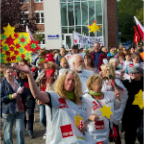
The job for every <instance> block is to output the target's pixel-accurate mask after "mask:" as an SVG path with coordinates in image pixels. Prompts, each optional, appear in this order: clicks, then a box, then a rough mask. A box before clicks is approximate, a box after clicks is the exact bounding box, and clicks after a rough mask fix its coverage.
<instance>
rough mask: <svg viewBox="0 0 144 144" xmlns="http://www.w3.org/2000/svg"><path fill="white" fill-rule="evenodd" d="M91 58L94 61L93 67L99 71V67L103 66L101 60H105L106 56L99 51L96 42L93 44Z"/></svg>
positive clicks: (98, 45)
mask: <svg viewBox="0 0 144 144" xmlns="http://www.w3.org/2000/svg"><path fill="white" fill-rule="evenodd" d="M91 57H92V59H93V60H94V63H95V66H96V67H97V68H98V69H99V70H101V68H100V66H101V65H102V64H103V59H104V58H107V55H106V53H104V52H102V51H101V50H100V44H99V43H98V42H96V43H94V51H93V52H92V53H91Z"/></svg>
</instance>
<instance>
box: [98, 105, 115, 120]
mask: <svg viewBox="0 0 144 144" xmlns="http://www.w3.org/2000/svg"><path fill="white" fill-rule="evenodd" d="M100 111H101V112H102V117H104V116H106V117H107V118H108V119H110V115H112V114H113V113H112V111H111V106H109V107H107V106H106V105H104V106H103V108H101V109H100Z"/></svg>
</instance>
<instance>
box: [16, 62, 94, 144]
mask: <svg viewBox="0 0 144 144" xmlns="http://www.w3.org/2000/svg"><path fill="white" fill-rule="evenodd" d="M15 67H16V68H17V69H18V70H21V71H24V72H26V73H27V76H28V80H29V85H30V90H31V92H32V94H33V96H34V98H36V99H39V100H41V101H42V102H43V103H45V105H46V117H47V119H46V120H47V123H48V125H47V135H46V136H47V137H46V144H53V143H55V144H58V143H59V144H67V143H79V144H95V141H94V140H93V138H91V137H90V136H89V134H87V133H86V128H87V120H88V118H89V116H90V108H89V106H88V104H87V102H86V100H85V98H83V97H81V95H82V86H81V82H80V78H79V76H78V74H77V73H76V72H74V71H72V70H66V71H64V72H63V73H62V74H61V76H59V77H58V79H57V81H56V83H55V86H54V90H55V92H54V91H45V92H44V91H40V90H39V89H38V87H37V85H36V83H35V81H34V79H33V77H32V75H31V73H30V70H29V68H28V67H27V66H18V65H16V64H15Z"/></svg>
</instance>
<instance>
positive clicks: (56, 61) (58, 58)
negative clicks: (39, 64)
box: [55, 54, 63, 66]
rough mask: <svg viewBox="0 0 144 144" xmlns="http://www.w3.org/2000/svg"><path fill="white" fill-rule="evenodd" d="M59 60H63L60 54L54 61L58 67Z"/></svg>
mask: <svg viewBox="0 0 144 144" xmlns="http://www.w3.org/2000/svg"><path fill="white" fill-rule="evenodd" d="M61 58H63V56H61V54H58V56H57V58H56V60H55V63H56V64H58V65H59V66H60V60H61Z"/></svg>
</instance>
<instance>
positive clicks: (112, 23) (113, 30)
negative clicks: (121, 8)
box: [107, 0, 117, 47]
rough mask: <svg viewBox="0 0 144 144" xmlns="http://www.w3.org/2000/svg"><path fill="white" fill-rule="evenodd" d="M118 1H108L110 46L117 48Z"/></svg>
mask: <svg viewBox="0 0 144 144" xmlns="http://www.w3.org/2000/svg"><path fill="white" fill-rule="evenodd" d="M116 2H117V1H116V0H107V16H108V46H109V47H110V46H112V45H113V46H117V7H116Z"/></svg>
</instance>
